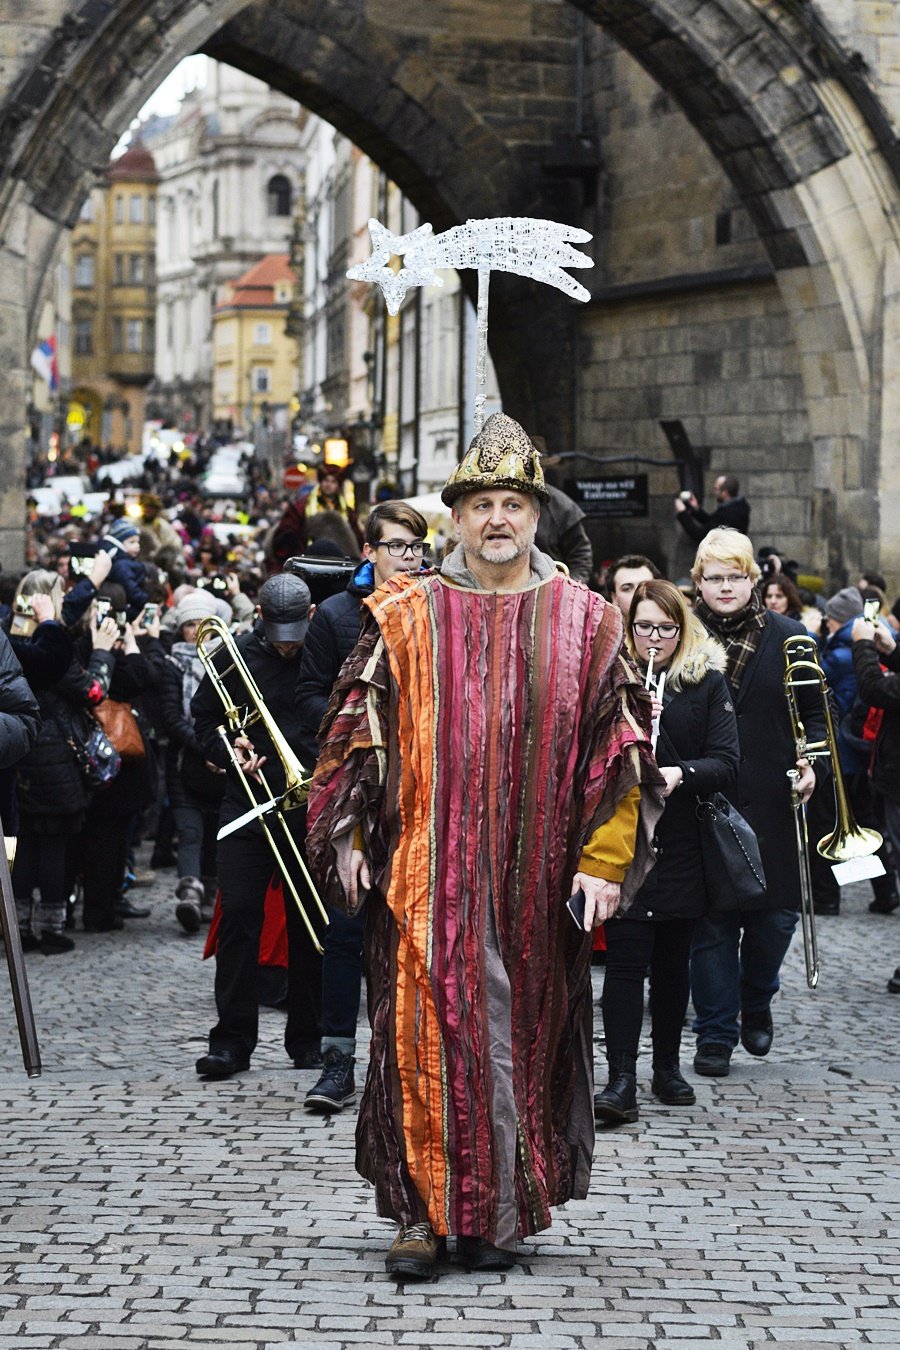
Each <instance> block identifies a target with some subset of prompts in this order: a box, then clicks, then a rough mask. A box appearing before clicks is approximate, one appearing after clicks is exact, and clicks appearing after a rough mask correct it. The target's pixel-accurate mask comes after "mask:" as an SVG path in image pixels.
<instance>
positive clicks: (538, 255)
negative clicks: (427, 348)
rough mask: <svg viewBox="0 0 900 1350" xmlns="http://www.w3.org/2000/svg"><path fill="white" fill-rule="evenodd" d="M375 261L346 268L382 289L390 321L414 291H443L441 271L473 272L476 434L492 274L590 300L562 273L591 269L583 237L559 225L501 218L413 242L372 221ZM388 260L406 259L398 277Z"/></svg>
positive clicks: (422, 232)
mask: <svg viewBox="0 0 900 1350" xmlns="http://www.w3.org/2000/svg"><path fill="white" fill-rule="evenodd" d="M369 235H370V237H371V240H372V254H371V257H369V258H367V259H366V261H365V262H364V263H359V264H358V265H357V266H356V267H351V268H350V270H349V272H348V273H347V276H348V277H349V278H350V279H351V281H369V282H372V283H373V284H374V285H376V286H380V287H381V290H382V292H383V294H384V299H385V303H386V305H387V309H388V313H389V314H396V313H398V311H399V309H400V306H401V304H402V303H403V300H404V299H405V297H406V293H407V291H409V290H411V289H412V288H413V287H415V286H443V284H444V281H443V278H442V277H439V276H438V270H439V269H440V268H444V267H455V268H456V270H457V271H458V272H461V271H463V270H465V269H467V268H472V267H474V268H475V269H476V270H477V272H478V319H477V324H476V334H477V346H476V363H475V384H476V394H475V415H474V422H475V434H476V435H477V433H478V432H479V431H480V430H481V426H482V423H483V422H484V403H485V371H486V365H487V331H488V288H489V286H490V276H491V272H492V271H498V272H515V273H517V274H518V275H519V276H521V277H531V278H532V280H534V281H543V282H545V283H546V284H547V285H548V286H555V287H556V288H557V290H560V291H564V292H565V293H566V295H570V296H571V297H572V299H573V300H590V298H591V293H590V291H588V290H587V289H586V288H585V287H584V286H582V285H581V283H580V282H579V281H576V280H575V278H574V277H570V276H569V274H568V272H565V271H563V268H565V267H593V265H594V264H593V261H592V259H590V258H589V257H588V256H587V254H586V253H579V251H578V250H577V249H575V248H573V247H572V243H573V242H574V243H577V244H586V243H587V242H588V240H589V239H590V238H591V235H590V234H589V233H588V232H587V230H578V229H575V227H574V226H571V225H559V224H557V223H556V222H555V221H552V220H533V219H532V218H531V217H529V216H500V217H496V218H495V219H493V220H467V221H466V223H465V225H456V226H454V228H453V229H452V230H445V231H444V233H443V234H434V233H433V232H432V228H431V226H430V225H420V226H419V228H418V229H417V230H413V231H412V232H411V233H410V234H399V235H398V234H391V232H390V230H387V229H385V227H384V226H383V225H382V224H381V223H380V222H379V221H377V220H370V221H369ZM392 257H400V258H402V259H403V266H402V267H401V268H400V270H399V272H395V271H394V270H393V269H392V268H391V267H390V266H389V263H390V260H391V258H392Z"/></svg>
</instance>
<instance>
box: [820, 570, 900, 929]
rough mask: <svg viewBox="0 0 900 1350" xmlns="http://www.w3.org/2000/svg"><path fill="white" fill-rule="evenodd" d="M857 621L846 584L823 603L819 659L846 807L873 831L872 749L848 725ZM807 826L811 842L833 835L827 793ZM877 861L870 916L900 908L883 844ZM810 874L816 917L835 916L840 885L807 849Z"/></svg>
mask: <svg viewBox="0 0 900 1350" xmlns="http://www.w3.org/2000/svg"><path fill="white" fill-rule="evenodd" d="M862 617H863V596H862V593H861V591H860V590H859V588H858V587H857V586H845V587H844V589H843V590H840V591H837V592H836V593H835V594H834V595H832V596H831V597H830V598H829V599H828V600H826V601H825V627H826V629H827V636H826V638H825V642H824V644H823V647H822V655H821V658H820V659H821V663H822V669H823V670H824V672H825V678H826V680H827V681H828V687H829V689H830V690H831V697H832V700H833V703H834V705H835V712H836V715H835V719H834V721H835V726H836V727H837V752H838V759H839V761H840V767H841V774H842V775H843V779H844V787H845V789H846V792H847V798H848V801H849V803H850V809H851V811H852V812H853V815H854V816H855V817H856V821H857V824H858V825H862V826H868V827H872V828H874V829H877V828H878V807H877V803H876V801H875V799H874V797H873V795H872V791H871V783H870V779H869V759H870V757H871V746H870V744H869V742H868V741H863V740H861V738H859V737H857V736H856V735H855V734H854V732H853V730H852V727H851V721H852V719H851V713H852V712H853V707H854V704H855V703H856V698H857V693H858V688H857V683H856V670H855V668H854V664H853V625H854V622H855V621H856V620H857V619H861V618H862ZM808 826H809V834H810V838H812V839H821V838H822V837H823V836H824V835H826V834H830V833H831V832H832V830H833V829H834V827H835V809H834V800H833V798H832V796H831V794H829V793H827V792H823V793H822V794H821V796H820V797H819V800H818V801H814V802H812V803H811V807H810V811H809V813H808ZM878 857H879V858H880V859H881V861H882V863H883V864H884V869H885V870H884V874H883V875H882V876H879V877H872V879H871V885H872V901H871V903H870V905H869V909H870V911H871V912H872V913H873V914H890V913H892V911H893V910H895V909H897V908H898V906H900V894H898V885H897V877H896V874H895V872H894V870H893V868H892V866H891V860H890V856H889V855H888V852H887V850H886V848H885V847H884V846H882V848H881V849H879V851H878ZM810 875H811V877H812V888H813V903H814V907H815V911H816V913H817V914H838V913H839V912H840V897H841V892H840V887H839V886H838V884H837V882H836V881H835V878H834V873H833V872H832V870H831V867H830V865H829V863H828V861H827V860H826V859H825V858H822V857H820V856H819V854H818V853H817V852H816V850H815V849H811V850H810Z"/></svg>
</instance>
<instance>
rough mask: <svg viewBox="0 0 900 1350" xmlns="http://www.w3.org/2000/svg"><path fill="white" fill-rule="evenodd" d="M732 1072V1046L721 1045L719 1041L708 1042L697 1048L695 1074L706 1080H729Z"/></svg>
mask: <svg viewBox="0 0 900 1350" xmlns="http://www.w3.org/2000/svg"><path fill="white" fill-rule="evenodd" d="M730 1072H731V1046H730V1045H721V1044H719V1042H718V1041H706V1042H704V1044H703V1045H698V1046H697V1053H696V1055H695V1056H694V1073H700V1074H703V1076H704V1077H705V1078H727V1077H728V1075H729V1073H730Z"/></svg>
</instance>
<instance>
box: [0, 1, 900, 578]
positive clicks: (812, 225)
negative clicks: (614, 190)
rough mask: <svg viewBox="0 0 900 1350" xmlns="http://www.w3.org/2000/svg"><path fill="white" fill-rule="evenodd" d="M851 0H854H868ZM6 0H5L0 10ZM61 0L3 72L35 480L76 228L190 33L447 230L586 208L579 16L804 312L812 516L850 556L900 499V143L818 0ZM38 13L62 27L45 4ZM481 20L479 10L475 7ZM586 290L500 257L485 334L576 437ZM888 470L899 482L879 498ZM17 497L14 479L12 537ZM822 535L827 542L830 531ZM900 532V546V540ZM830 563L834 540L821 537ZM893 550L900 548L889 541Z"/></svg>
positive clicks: (16, 369)
mask: <svg viewBox="0 0 900 1350" xmlns="http://www.w3.org/2000/svg"><path fill="white" fill-rule="evenodd" d="M849 3H850V4H851V5H852V4H853V3H854V0H849ZM4 10H8V11H9V13H10V17H9V19H8V20H7V22H8V23H13V21H14V17H15V13H16V7H15V6H14V4H13V0H0V18H3V17H5V15H4V14H3V11H4ZM479 15H480V16H481V18H480V21H479V22H477V24H476V22H475V21H474V20H473V10H472V7H471V5H470V4H468V3H462V0H459V3H457V2H456V0H444V3H443V4H442V5H439V6H434V7H433V10H428V11H422V12H419V11H416V13H415V14H412V13H411V12H410V11H409V10H407V11H402V10H398V9H397V8H396V7H395V6H393V5H391V4H389V3H388V0H361V3H360V4H358V5H355V6H353V7H352V8H351V7H350V6H345V5H326V6H322V5H320V4H319V3H317V0H268V2H267V3H262V2H261V0H258V2H257V3H255V4H252V5H246V4H244V3H243V2H242V0H205V2H204V3H202V4H197V3H195V0H158V3H156V4H155V5H154V6H153V7H152V9H151V10H149V11H148V8H147V6H146V5H143V4H141V3H139V0H118V2H111V3H108V4H106V5H102V6H101V5H97V4H96V3H90V2H89V0H47V2H46V3H45V4H44V5H43V6H42V7H41V19H40V20H37V19H36V20H34V21H32V22H26V21H24V20H22V21H21V22H20V23H19V24H18V27H17V30H16V31H17V39H18V40H17V41H16V42H14V44H13V50H14V51H15V53H16V58H15V59H14V60H13V61H12V62H10V63H9V67H8V68H9V69H10V72H11V78H10V80H9V83H8V86H7V87H6V88H4V89H0V249H2V257H0V262H2V264H3V277H4V283H3V289H2V291H0V329H2V332H3V335H4V336H3V344H4V356H5V357H6V360H5V361H4V362H3V363H2V366H0V421H2V426H0V437H2V441H3V443H4V445H6V446H7V447H12V451H11V452H9V451H8V452H7V453H8V456H9V459H8V462H7V464H5V466H4V467H5V469H6V473H5V474H4V480H5V482H6V483H13V484H15V483H16V482H17V481H20V480H21V470H20V466H19V464H18V459H19V458H20V454H19V452H20V448H21V439H20V437H21V433H20V430H19V428H20V423H21V417H20V416H19V413H18V411H17V410H18V409H19V408H20V407H21V408H24V392H25V381H26V370H27V352H28V350H29V345H30V342H31V340H32V339H33V336H34V332H33V324H34V315H35V313H36V312H37V309H38V302H39V298H40V294H41V289H42V284H43V278H44V275H45V273H46V269H47V267H48V264H49V261H50V260H51V258H52V256H53V251H54V248H55V245H56V241H57V239H58V236H59V232H60V231H61V230H62V229H64V228H65V227H66V226H68V225H70V224H71V223H72V221H73V219H74V216H75V214H76V213H77V210H78V206H79V203H80V200H81V198H82V197H83V195H84V193H85V191H86V188H87V185H88V184H89V182H90V180H91V178H92V176H93V175H94V174H95V173H96V172H97V171H98V170H99V169H101V168H102V166H103V165H104V163H105V162H106V160H107V157H108V155H109V152H110V150H111V148H112V146H113V144H114V143H115V141H116V139H117V138H118V136H119V134H120V132H121V130H122V128H123V127H124V126H125V125H127V123H128V121H129V119H130V118H131V117H132V116H133V115H134V114H135V112H136V111H137V109H138V108H139V107H140V105H141V103H142V102H143V101H144V99H145V98H146V96H147V95H148V94H149V93H150V92H151V91H152V89H153V88H155V87H156V85H157V84H158V83H159V82H160V80H161V79H162V78H163V77H164V75H165V74H166V73H168V71H169V70H170V69H171V68H172V67H173V66H174V65H175V64H176V63H177V61H178V60H179V59H180V58H181V57H183V56H184V55H187V54H188V53H190V52H192V51H195V50H198V49H199V50H206V51H208V52H209V53H210V54H212V55H214V56H216V57H218V58H220V59H223V60H226V61H230V62H232V63H233V64H235V65H237V66H240V67H241V68H242V69H244V70H247V71H249V72H250V73H253V74H257V75H260V76H262V77H263V78H265V79H267V80H268V81H269V82H270V83H272V84H273V85H275V86H276V87H278V88H280V89H282V90H283V91H284V92H286V93H288V94H290V95H291V96H292V97H294V98H298V99H299V100H300V101H302V102H303V103H305V104H306V105H307V106H308V107H310V108H311V109H312V110H313V111H316V112H318V113H319V114H320V115H322V116H323V117H325V118H327V119H328V120H329V121H331V122H332V123H333V124H334V125H335V126H336V127H337V128H338V129H339V130H341V131H342V132H344V133H345V134H346V135H348V136H349V137H350V138H351V139H353V140H354V141H355V142H356V143H357V144H358V145H359V146H360V147H361V148H362V149H363V150H365V151H366V152H367V153H368V154H370V155H371V156H372V158H373V159H374V160H375V161H376V162H377V163H378V164H379V165H381V166H382V167H383V168H384V169H385V170H386V171H387V172H388V173H389V174H390V175H391V176H392V177H393V178H394V179H395V180H396V181H397V182H398V184H399V185H400V186H401V188H402V189H403V190H404V192H405V193H406V194H407V195H408V196H409V197H410V199H411V200H412V201H413V203H414V204H415V205H416V206H417V207H418V209H419V210H420V211H421V212H422V214H423V215H424V216H425V217H426V218H427V219H430V220H431V221H433V223H434V224H435V227H436V228H438V229H441V228H445V227H447V226H449V225H452V224H454V223H456V222H457V221H459V220H463V219H465V218H466V217H467V216H469V215H494V214H497V215H500V214H526V213H534V214H546V215H555V216H556V217H557V218H563V219H572V220H579V219H580V217H581V216H582V215H583V202H584V198H585V196H586V195H587V193H586V191H583V187H584V185H585V184H586V183H589V181H590V177H591V174H592V173H595V172H596V171H597V170H598V169H599V167H600V160H599V155H598V152H597V149H598V148H597V147H596V146H592V145H591V144H590V137H589V136H585V135H584V134H579V128H582V119H581V111H582V108H581V104H582V102H583V97H584V93H583V81H584V78H585V70H584V62H583V56H584V41H585V39H584V30H585V25H586V24H587V25H588V26H589V25H590V24H594V25H597V26H598V27H599V28H602V29H603V30H604V31H605V32H606V33H608V34H609V35H610V36H611V37H613V38H614V39H615V40H616V41H617V42H618V43H620V44H621V46H622V47H623V48H624V49H625V50H626V51H628V52H629V53H630V54H631V55H633V56H634V57H635V58H636V59H637V60H638V61H639V62H640V63H641V64H642V65H643V66H644V67H645V69H646V70H648V71H649V72H650V74H651V75H652V76H653V78H654V80H656V81H657V82H658V84H659V85H660V86H661V87H662V88H663V89H664V90H665V91H666V92H667V93H668V95H669V96H670V97H671V98H672V99H673V100H674V101H675V102H676V103H677V104H678V105H679V107H680V108H681V109H682V110H683V111H684V113H685V114H686V116H687V117H688V119H689V120H690V121H691V122H692V124H693V125H694V126H695V127H696V128H697V130H698V131H699V133H700V135H701V136H702V137H703V139H704V140H705V142H706V143H707V145H708V146H709V147H710V148H711V149H712V151H713V153H714V154H715V156H716V158H717V159H718V161H719V163H720V164H721V166H722V168H723V170H724V172H725V173H726V174H727V175H728V177H729V179H730V180H731V182H732V183H733V185H734V188H735V191H736V192H737V193H738V195H739V196H740V199H741V201H742V202H743V203H744V205H745V206H746V208H747V210H748V212H749V213H750V215H751V217H752V219H753V221H754V222H755V225H756V228H757V230H758V232H759V236H760V238H761V240H762V241H763V243H764V245H765V247H766V249H767V251H768V255H769V257H770V258H771V260H772V264H773V267H774V269H775V274H776V277H777V280H778V285H779V287H780V290H781V294H782V296H783V298H784V302H785V305H786V307H787V310H788V312H789V314H790V316H791V322H792V325H793V330H794V333H795V336H796V343H797V348H798V351H799V353H800V357H801V361H802V366H803V379H804V387H805V391H806V396H807V402H808V409H809V417H810V424H811V427H812V436H813V446H814V464H815V468H814V474H813V488H814V490H815V500H816V512H817V516H816V524H817V526H818V527H819V528H818V530H817V531H816V533H817V535H818V537H819V538H820V539H822V540H824V539H825V538H826V537H827V536H828V535H829V532H830V533H831V535H832V536H833V537H835V538H836V537H837V533H838V532H836V531H835V530H834V529H833V528H832V527H833V525H834V523H835V521H837V522H838V523H839V527H840V529H839V534H840V536H841V538H842V539H843V552H837V553H835V554H834V555H833V556H832V557H831V559H830V561H831V563H832V565H833V567H834V568H835V569H836V570H840V568H841V567H842V566H843V565H844V564H845V562H849V561H855V560H856V559H857V557H861V556H862V552H861V551H862V549H863V547H864V544H865V541H866V540H867V539H871V537H872V534H873V532H874V530H873V520H875V519H877V513H878V508H879V500H880V506H881V509H882V510H883V511H884V515H885V518H887V517H888V514H889V512H893V511H894V509H895V508H896V506H897V504H898V503H897V496H896V493H897V491H898V489H895V488H894V487H893V483H894V482H895V481H896V478H897V475H896V469H897V467H898V466H897V464H896V459H895V454H894V451H893V446H892V438H891V436H890V435H889V434H888V431H889V429H892V427H893V425H894V424H895V421H896V419H895V417H894V400H895V398H896V395H895V393H894V381H893V380H892V378H890V377H892V376H893V374H894V372H895V370H896V367H897V363H898V358H897V348H898V337H900V324H898V322H897V314H896V305H897V293H898V289H900V280H898V278H900V269H898V256H897V207H898V166H897V152H896V142H895V137H894V133H893V129H892V127H891V124H890V120H889V117H888V115H887V113H886V111H885V109H884V106H883V103H882V101H881V99H880V88H879V80H878V72H877V71H871V72H869V74H868V75H867V74H866V72H865V71H864V70H862V69H861V67H860V63H859V61H858V60H856V59H854V57H853V54H852V53H849V52H845V51H844V50H843V49H842V47H841V44H840V42H839V41H838V40H837V38H836V37H835V36H834V34H833V33H831V32H830V31H829V30H828V28H827V27H826V26H825V24H824V22H823V21H822V19H821V17H820V15H819V11H818V9H817V8H816V7H815V6H814V5H811V4H801V3H799V0H690V2H688V0H567V3H565V4H562V5H560V4H555V3H550V0H531V3H523V4H521V5H518V6H510V5H509V4H508V3H505V2H504V0H483V4H482V5H481V7H480V10H479ZM42 24H43V26H42ZM476 27H477V31H473V30H474V29H475V28H476ZM576 324H577V316H576V315H575V313H574V312H573V310H572V307H571V306H569V305H567V304H566V302H564V301H562V300H560V299H558V298H557V297H556V296H555V294H548V293H544V294H541V295H538V296H536V295H535V288H531V287H529V286H527V285H526V284H523V283H520V282H516V281H515V280H513V279H506V278H498V279H497V284H496V286H495V288H494V291H493V292H492V347H493V355H494V359H495V364H496V367H497V371H498V376H499V378H500V382H501V389H502V390H503V393H504V399H505V401H506V403H507V406H508V407H509V410H510V411H511V412H512V413H514V414H516V415H518V416H520V417H521V418H522V420H524V421H525V422H526V423H528V424H531V425H537V424H540V425H541V426H544V427H549V426H552V427H554V428H555V429H556V431H557V434H558V436H559V438H560V439H561V440H571V438H572V437H573V436H574V435H575V430H576V428H575V413H574V393H575V388H576V384H577V371H576V350H577V349H576V345H575V337H576V333H575V326H576ZM879 492H880V498H879ZM18 501H19V495H18V493H17V492H15V491H8V492H7V493H6V494H5V497H4V498H3V500H2V501H0V531H2V532H3V534H4V535H7V536H8V539H9V541H11V542H9V543H8V545H6V546H3V552H4V553H5V554H6V555H7V556H9V557H11V558H12V557H15V554H16V548H17V543H16V541H17V540H18V538H20V534H19V531H18V524H17V519H18V511H19V507H18ZM823 549H824V545H820V554H821V553H822V550H823ZM895 552H896V556H895ZM817 561H827V559H825V558H824V557H820V558H819V559H817ZM882 562H883V564H884V565H885V566H889V567H897V568H898V570H900V549H898V546H897V545H896V544H895V543H894V542H893V541H892V540H889V539H886V540H883V541H882Z"/></svg>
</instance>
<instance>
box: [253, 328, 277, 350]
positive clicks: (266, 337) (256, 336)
mask: <svg viewBox="0 0 900 1350" xmlns="http://www.w3.org/2000/svg"><path fill="white" fill-rule="evenodd" d="M271 341H272V325H271V324H270V323H255V324H254V325H253V343H254V346H256V347H268V345H269V343H270V342H271Z"/></svg>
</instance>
